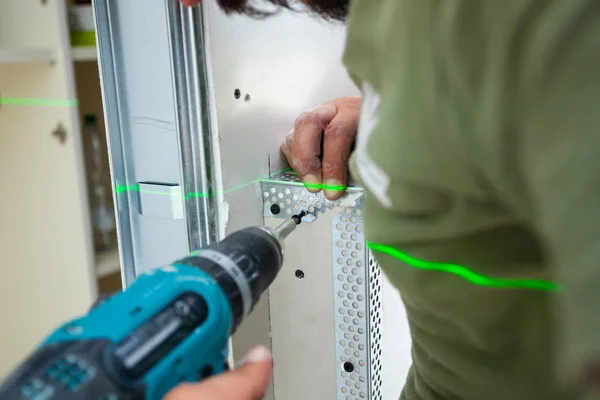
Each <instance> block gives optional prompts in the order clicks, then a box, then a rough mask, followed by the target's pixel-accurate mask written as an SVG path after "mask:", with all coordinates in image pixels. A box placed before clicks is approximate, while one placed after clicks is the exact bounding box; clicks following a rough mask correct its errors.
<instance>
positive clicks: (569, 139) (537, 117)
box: [507, 1, 600, 385]
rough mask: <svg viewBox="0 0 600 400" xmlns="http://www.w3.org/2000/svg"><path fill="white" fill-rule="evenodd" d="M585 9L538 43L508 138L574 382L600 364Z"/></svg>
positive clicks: (594, 131)
mask: <svg viewBox="0 0 600 400" xmlns="http://www.w3.org/2000/svg"><path fill="white" fill-rule="evenodd" d="M578 3H580V4H581V3H586V2H582V1H578ZM587 4H591V5H590V6H589V7H587V8H586V7H580V9H579V10H576V11H577V13H575V12H573V13H572V14H571V15H570V16H569V19H563V20H561V21H557V22H562V23H561V24H559V23H557V24H556V25H554V26H553V29H554V30H553V31H552V29H549V30H548V32H551V33H548V34H547V35H546V36H545V39H544V40H543V41H541V40H540V41H538V42H537V44H536V45H537V48H538V50H539V51H538V52H537V53H536V54H535V57H534V56H533V55H532V56H530V57H529V60H530V61H529V62H528V64H526V65H525V67H524V68H523V69H522V70H521V73H522V75H521V78H523V80H522V83H521V88H522V90H523V91H522V92H521V94H522V96H521V98H520V100H521V101H520V106H519V108H520V110H521V111H520V112H521V113H522V114H521V115H520V118H519V126H520V129H517V131H518V134H516V135H514V136H513V137H511V138H510V139H508V140H511V141H512V143H513V144H516V146H514V147H512V146H510V148H511V149H514V150H515V153H514V154H513V155H512V157H513V159H512V164H513V165H512V167H509V166H507V168H512V170H513V172H514V175H513V176H515V177H517V179H518V181H519V184H518V185H516V187H518V188H520V189H518V190H520V193H518V195H519V196H521V198H523V199H526V201H524V204H526V206H524V207H523V210H526V212H527V213H528V214H529V215H528V218H529V219H530V221H531V223H532V226H533V228H534V229H535V230H536V231H537V232H538V234H539V236H540V237H541V239H542V242H543V245H544V246H545V249H546V252H547V254H548V257H549V262H550V263H551V265H552V267H553V272H554V277H555V280H556V281H557V283H559V284H560V285H561V286H562V289H561V290H560V291H559V292H558V293H557V296H556V298H557V302H556V311H557V322H558V328H559V338H560V343H559V352H558V363H559V365H558V366H557V371H558V372H559V373H560V374H561V375H562V376H563V377H564V378H566V379H569V381H570V380H571V379H578V378H580V377H582V374H583V373H584V372H585V369H586V367H587V366H590V365H600V7H598V2H595V4H593V3H592V2H587ZM549 28H550V27H549ZM507 158H509V157H507ZM509 163H511V161H509ZM523 210H522V211H523ZM598 383H599V385H600V376H598Z"/></svg>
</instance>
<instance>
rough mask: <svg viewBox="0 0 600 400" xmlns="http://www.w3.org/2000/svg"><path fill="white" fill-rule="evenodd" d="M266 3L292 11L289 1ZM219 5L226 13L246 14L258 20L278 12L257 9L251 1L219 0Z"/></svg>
mask: <svg viewBox="0 0 600 400" xmlns="http://www.w3.org/2000/svg"><path fill="white" fill-rule="evenodd" d="M266 1H268V2H269V3H271V4H273V5H275V6H276V7H277V8H287V9H291V6H290V2H289V1H288V0H266ZM217 3H218V4H219V6H220V7H221V8H222V9H223V11H225V12H226V13H239V14H246V15H250V16H252V17H257V18H264V17H267V16H269V15H272V14H274V13H276V12H277V10H272V11H267V10H264V9H260V8H257V7H256V6H255V5H253V4H251V3H253V1H251V0H217Z"/></svg>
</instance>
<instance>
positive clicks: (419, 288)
mask: <svg viewBox="0 0 600 400" xmlns="http://www.w3.org/2000/svg"><path fill="white" fill-rule="evenodd" d="M181 1H182V2H183V3H185V4H186V5H194V4H197V3H198V2H199V0H181ZM205 1H209V0H205ZM269 1H270V2H271V3H273V4H276V5H279V6H282V7H286V6H288V5H289V4H291V3H292V2H291V1H290V2H289V3H288V1H286V0H269ZM218 3H219V4H220V5H221V7H222V8H223V9H224V10H225V11H227V12H241V13H246V14H250V15H260V13H258V12H257V10H256V9H255V8H252V7H251V4H255V3H253V2H251V1H248V2H246V1H245V0H227V1H225V0H220V1H218ZM305 3H306V5H307V7H308V8H310V9H311V10H313V11H314V12H315V13H320V14H322V15H323V16H324V17H326V18H329V19H338V20H343V21H346V23H347V28H348V31H347V42H346V49H345V53H344V57H343V61H344V63H345V65H346V67H347V69H348V71H349V73H350V75H351V76H352V78H353V79H354V81H355V82H356V84H357V85H358V86H359V87H360V88H361V89H362V97H361V99H358V98H352V97H346V98H340V99H336V100H333V101H330V102H328V103H325V104H323V105H322V106H319V107H316V108H314V109H312V110H311V111H309V112H307V113H305V114H303V115H301V116H300V117H299V118H298V120H297V121H296V124H295V126H294V129H293V131H292V133H291V134H290V135H289V136H288V137H287V138H286V139H285V140H284V143H283V145H282V149H283V152H284V153H285V155H286V156H287V158H288V160H289V161H290V163H291V164H292V165H293V167H294V168H295V169H296V170H297V171H298V173H299V174H300V176H301V177H302V178H303V179H304V181H305V182H307V183H324V184H325V185H327V186H325V188H326V191H325V194H326V196H327V197H329V198H332V199H335V198H337V197H339V196H340V195H341V194H342V193H341V192H340V191H336V190H327V189H328V188H329V189H331V188H332V187H331V186H329V185H338V184H342V185H344V184H346V182H347V172H346V171H347V168H346V167H347V162H348V155H349V154H350V151H351V149H352V146H353V144H354V139H355V136H357V141H356V145H355V149H354V151H353V154H352V157H351V160H350V167H351V171H352V172H353V176H355V177H356V178H357V179H359V181H360V182H361V184H362V185H363V186H364V187H365V189H366V190H367V198H366V203H365V205H364V218H365V228H366V236H367V239H368V240H369V242H374V243H380V244H384V245H386V246H388V247H390V248H394V249H395V250H397V251H396V252H395V253H394V252H390V253H392V254H391V255H390V254H387V253H384V252H378V251H375V256H376V257H377V259H378V261H379V263H380V265H381V267H382V269H383V271H384V272H385V273H386V275H387V277H388V278H389V279H390V281H391V282H392V283H393V284H394V285H395V286H396V287H397V288H398V289H399V290H400V293H401V296H402V299H403V302H404V304H405V307H406V311H407V315H408V321H409V324H410V330H411V335H412V359H413V360H412V361H413V363H412V367H411V369H410V371H409V374H408V378H407V380H406V384H405V387H404V389H403V391H402V394H400V398H401V399H405V400H537V399H543V400H582V399H585V400H590V399H600V304H599V301H600V265H599V261H598V260H600V211H599V209H600V172H599V171H600V113H599V112H598V109H599V107H600V1H598V0H502V1H495V0H481V1H466V0H465V1H460V0H446V1H439V0H353V1H351V2H350V4H348V3H349V2H348V1H344V0H310V1H309V0H305ZM347 12H348V16H347V18H346V13H347ZM298 34H301V32H299V33H298ZM359 115H360V121H359ZM357 132H358V135H356V133H357ZM321 145H322V147H321ZM321 149H322V150H321ZM311 187H312V186H311ZM334 189H337V188H334ZM398 252H401V254H405V255H407V256H406V257H403V260H405V261H401V260H400V259H399V258H397V257H394V256H393V254H398ZM406 260H419V262H418V263H416V264H415V263H414V262H412V263H411V262H408V261H406ZM434 262H435V263H437V264H434ZM415 265H418V266H421V267H423V266H425V267H424V268H415ZM242 368H244V367H242ZM254 368H255V371H254V372H255V373H256V374H259V373H263V372H265V371H267V370H266V367H265V366H264V365H262V366H261V364H260V363H259V364H257V365H254ZM261 368H265V369H261ZM245 371H246V372H247V373H248V374H250V369H246V370H245ZM238 373H239V372H238ZM248 376H250V375H248ZM257 376H258V375H257ZM215 379H220V382H221V383H223V384H224V385H229V386H231V387H233V386H235V385H236V384H237V383H240V385H241V384H242V383H241V382H248V383H247V385H248V388H249V389H248V390H251V389H250V388H252V383H250V382H249V381H244V380H243V379H241V378H239V377H238V376H237V375H236V373H235V372H234V373H231V374H230V375H223V376H221V377H219V378H215ZM215 382H216V380H215ZM226 382H229V383H226ZM260 382H261V383H264V384H265V385H266V383H265V382H266V381H264V380H261V381H260ZM244 384H246V383H244ZM210 385H211V383H210V381H206V383H202V384H199V385H197V386H195V387H194V388H195V389H196V390H197V391H198V392H197V393H204V394H206V393H209V392H208V390H209V388H210V387H211V386H210ZM204 388H206V389H204ZM202 390H204V391H202ZM232 390H233V389H232ZM180 393H183V392H180ZM190 393H191V392H190ZM211 393H212V392H211ZM215 393H216V392H215ZM221 393H223V395H222V396H221V397H219V395H217V394H213V395H209V394H207V395H205V396H204V397H201V396H200V395H198V396H197V397H193V396H192V395H190V397H184V396H183V395H182V396H181V397H180V398H177V400H185V399H188V398H189V399H191V398H198V399H201V398H207V399H208V398H210V399H223V400H225V399H231V400H234V399H250V398H259V397H248V396H246V397H243V396H241V397H235V396H229V397H227V395H226V394H225V391H223V392H221ZM236 396H237V395H236ZM172 400H175V399H172ZM386 400H389V399H386Z"/></svg>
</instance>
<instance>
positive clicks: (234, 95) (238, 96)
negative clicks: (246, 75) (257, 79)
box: [233, 89, 242, 100]
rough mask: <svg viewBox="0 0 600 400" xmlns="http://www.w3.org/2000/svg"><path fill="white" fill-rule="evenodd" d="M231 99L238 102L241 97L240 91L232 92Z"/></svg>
mask: <svg viewBox="0 0 600 400" xmlns="http://www.w3.org/2000/svg"><path fill="white" fill-rule="evenodd" d="M233 97H234V98H235V99H236V100H238V99H239V98H240V97H242V92H241V90H240V89H235V90H234V91H233Z"/></svg>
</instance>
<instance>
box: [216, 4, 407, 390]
mask: <svg viewBox="0 0 600 400" xmlns="http://www.w3.org/2000/svg"><path fill="white" fill-rule="evenodd" d="M207 8H208V13H207V15H206V20H207V21H208V30H209V44H210V47H211V52H210V54H211V57H212V60H210V61H211V62H212V77H213V80H214V91H215V101H216V111H217V124H218V132H219V145H220V157H221V161H222V170H223V171H222V172H223V186H224V190H225V196H224V199H225V202H226V207H224V210H228V225H227V233H230V232H233V231H235V230H237V229H239V228H243V227H245V226H249V225H261V224H262V223H263V208H262V204H263V203H262V201H263V200H262V192H261V189H260V184H259V183H258V182H256V180H257V179H260V178H263V177H267V176H269V175H270V174H272V173H275V172H277V171H279V170H281V169H283V168H286V167H287V164H286V163H285V161H284V158H283V156H282V155H281V153H280V150H279V144H280V142H281V141H282V140H283V138H284V137H285V136H286V135H287V133H288V132H289V131H290V129H291V128H292V126H293V123H294V120H295V119H296V117H297V116H298V115H299V114H300V113H302V112H304V111H306V110H308V109H310V108H311V107H313V106H315V105H318V104H320V103H322V102H325V101H327V100H330V99H333V98H336V97H341V96H347V95H356V94H358V93H359V91H358V90H357V88H356V87H355V86H354V85H353V84H352V82H351V81H350V79H349V77H348V75H347V73H346V71H345V69H344V67H343V65H342V63H341V56H342V51H343V46H344V33H345V32H344V27H343V26H342V25H339V24H328V23H325V22H323V21H318V20H316V19H314V18H311V17H308V16H306V15H301V14H291V13H282V14H280V15H278V16H276V17H271V18H269V19H267V20H260V21H255V20H250V19H248V18H244V17H238V16H233V17H228V16H225V15H224V14H222V13H221V12H220V10H218V8H217V7H216V6H215V5H214V4H213V3H208V5H207ZM236 89H237V90H239V93H240V98H239V99H236V96H234V94H235V92H236ZM322 226H325V227H326V228H325V229H327V227H328V224H326V223H325V224H323V225H322ZM308 232H312V233H314V227H312V228H311V230H310V231H308V230H307V231H306V232H305V234H298V236H292V237H291V238H290V240H289V241H288V246H302V248H304V249H310V248H311V246H327V243H330V241H327V240H319V239H318V238H319V236H318V235H314V234H312V235H311V234H308ZM323 234H325V235H328V234H329V232H324V233H323ZM289 251H290V254H292V255H294V254H295V255H296V256H297V257H295V259H294V256H292V257H291V258H288V261H286V265H285V266H284V269H287V270H289V269H291V270H295V269H296V267H297V266H298V265H300V264H302V261H301V260H302V259H305V260H309V259H311V258H310V257H308V256H307V257H308V258H306V257H304V258H302V257H299V254H300V253H299V252H298V251H295V250H289ZM321 254H325V255H329V256H328V257H329V259H326V257H324V259H323V260H320V261H321V262H323V263H324V264H323V265H325V267H324V268H327V265H331V260H330V257H331V256H330V252H328V251H323V252H321ZM313 258H314V256H313ZM311 262H315V260H313V261H311ZM300 267H301V266H300ZM288 272H289V271H288ZM327 274H328V275H327V278H328V280H327V281H326V282H329V283H330V282H331V277H330V276H329V275H330V273H329V272H328V273H327ZM282 279H283V278H282ZM326 282H325V283H324V287H328V286H331V285H330V284H327V283H326ZM277 288H278V291H279V292H281V291H282V290H283V291H285V288H281V285H278V286H277ZM313 289H314V288H313ZM383 295H384V297H385V300H384V301H385V304H384V307H383V314H384V318H383V319H384V322H383V331H384V335H385V336H386V337H387V338H388V340H391V341H393V342H394V349H395V350H396V351H395V352H392V353H391V354H393V357H394V359H390V358H387V359H386V355H384V356H383V362H384V372H383V377H384V380H385V382H384V390H383V391H384V394H383V399H384V400H388V399H394V398H397V397H398V394H399V391H400V388H401V386H402V382H403V380H404V378H405V376H406V372H407V370H408V367H409V365H410V338H409V333H408V327H407V325H406V322H405V318H404V315H403V307H402V305H401V303H400V300H399V296H398V294H397V292H396V291H395V289H393V288H390V287H389V285H388V288H387V290H385V291H384V294H383ZM327 296H329V297H331V293H328V294H327V295H326V296H325V297H327ZM264 297H265V298H263V300H262V302H261V303H260V304H259V305H258V306H257V307H256V309H255V311H254V313H253V314H252V315H251V317H250V318H249V319H248V320H247V321H246V322H244V324H242V326H241V327H240V330H239V331H238V333H237V334H236V336H235V337H234V341H233V345H234V356H235V358H236V359H239V358H240V357H241V356H242V355H243V354H244V353H245V352H246V351H247V350H248V349H250V348H251V347H252V346H254V345H256V344H259V343H264V344H267V343H269V342H270V338H269V334H270V332H269V327H270V324H271V327H272V324H273V319H272V317H273V316H272V315H271V319H270V316H269V307H268V302H267V301H266V296H264ZM286 307H287V309H288V310H292V309H293V305H292V304H287V305H283V306H281V307H276V311H275V312H285V309H286ZM329 307H330V308H331V312H333V308H332V307H333V305H330V306H329ZM273 310H274V309H273V308H271V312H274V311H273ZM321 314H322V313H321ZM279 320H281V318H279ZM330 322H331V321H330ZM304 328H308V327H304ZM289 329H293V327H290V328H289ZM315 329H319V328H318V326H315ZM331 329H332V327H328V328H327V329H326V330H325V331H324V334H323V335H318V334H317V335H315V337H319V338H321V340H322V341H323V342H322V343H315V344H314V349H318V348H323V349H327V350H326V351H325V353H326V354H329V352H331V351H332V348H333V342H334V339H333V337H329V336H332V335H327V332H329V331H330V330H331ZM277 334H278V335H280V337H279V338H278V340H277V343H285V342H286V341H285V340H284V338H282V337H281V335H282V334H284V333H283V332H282V331H278V333H277ZM302 345H305V343H303V344H302ZM287 346H289V347H288V348H287V349H285V348H284V349H282V348H281V346H280V347H279V348H278V353H279V354H283V353H285V352H286V351H287V352H289V355H290V357H293V354H296V355H297V354H299V353H298V352H299V351H300V352H302V348H301V347H298V346H301V345H300V344H298V343H292V342H289V343H287ZM314 349H313V350H314ZM396 358H397V359H396ZM305 359H306V358H305ZM314 362H315V363H320V362H321V361H320V360H318V359H315V360H314ZM322 362H323V363H325V364H324V365H325V366H327V365H329V364H330V363H331V376H329V377H328V378H327V379H326V382H327V383H324V384H323V389H322V391H320V392H319V393H321V396H320V398H325V397H323V395H324V394H331V393H333V392H332V391H331V389H332V388H331V385H330V382H331V381H334V379H335V369H334V368H335V366H334V365H333V360H329V361H322ZM311 367H312V365H311V364H310V363H304V364H303V365H301V366H298V368H299V369H305V370H304V371H299V372H298V375H297V376H298V377H300V376H311V372H314V371H310V369H311ZM321 367H323V365H321ZM276 368H277V365H276ZM319 370H320V369H319ZM325 370H327V367H325ZM283 375H285V376H288V377H289V376H290V374H289V373H287V374H283ZM283 375H279V376H283ZM276 377H277V374H276ZM298 379H300V378H298ZM286 384H288V385H289V386H294V387H295V386H297V385H298V384H299V382H291V381H290V382H286V383H281V382H279V383H278V384H277V386H278V387H283V386H284V385H286ZM303 384H306V382H304V383H303ZM328 385H329V386H328ZM300 386H302V384H300ZM333 389H335V388H333ZM315 390H316V389H315V388H313V390H312V391H309V392H310V393H312V394H314V393H315ZM287 394H288V395H289V393H287ZM272 395H273V394H272V393H269V396H268V397H267V398H269V399H270V398H272V397H271V396H272ZM277 397H278V398H279V399H283V400H287V398H288V397H286V396H283V397H280V396H277ZM327 397H328V398H329V396H327ZM289 398H291V397H289ZM293 398H294V399H296V398H297V399H304V398H307V399H308V398H310V397H305V396H304V397H303V395H302V394H301V393H298V394H296V395H294V396H293Z"/></svg>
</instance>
